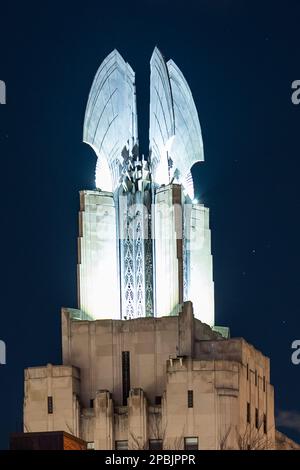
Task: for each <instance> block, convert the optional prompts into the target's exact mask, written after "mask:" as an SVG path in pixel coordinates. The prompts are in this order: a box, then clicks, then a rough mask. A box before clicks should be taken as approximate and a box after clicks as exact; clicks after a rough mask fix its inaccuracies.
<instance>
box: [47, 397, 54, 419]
mask: <svg viewBox="0 0 300 470" xmlns="http://www.w3.org/2000/svg"><path fill="white" fill-rule="evenodd" d="M48 414H49V415H52V414H53V397H48Z"/></svg>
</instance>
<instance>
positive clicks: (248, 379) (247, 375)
mask: <svg viewBox="0 0 300 470" xmlns="http://www.w3.org/2000/svg"><path fill="white" fill-rule="evenodd" d="M247 380H249V364H247Z"/></svg>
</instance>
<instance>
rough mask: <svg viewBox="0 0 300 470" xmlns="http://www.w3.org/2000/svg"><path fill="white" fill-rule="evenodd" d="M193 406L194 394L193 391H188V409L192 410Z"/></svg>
mask: <svg viewBox="0 0 300 470" xmlns="http://www.w3.org/2000/svg"><path fill="white" fill-rule="evenodd" d="M193 406H194V392H193V390H188V408H193Z"/></svg>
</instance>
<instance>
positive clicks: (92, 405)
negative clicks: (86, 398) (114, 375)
mask: <svg viewBox="0 0 300 470" xmlns="http://www.w3.org/2000/svg"><path fill="white" fill-rule="evenodd" d="M90 408H94V399H93V398H91V399H90Z"/></svg>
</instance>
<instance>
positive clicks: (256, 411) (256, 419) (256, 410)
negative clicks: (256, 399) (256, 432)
mask: <svg viewBox="0 0 300 470" xmlns="http://www.w3.org/2000/svg"><path fill="white" fill-rule="evenodd" d="M255 427H256V429H258V428H259V422H258V409H257V408H255Z"/></svg>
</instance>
